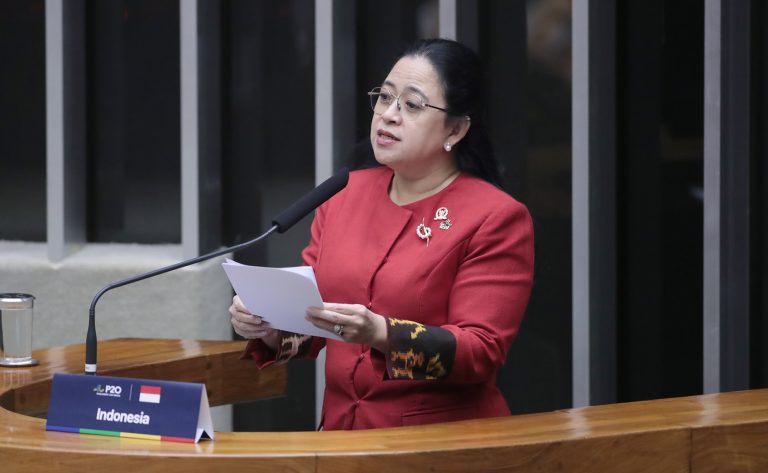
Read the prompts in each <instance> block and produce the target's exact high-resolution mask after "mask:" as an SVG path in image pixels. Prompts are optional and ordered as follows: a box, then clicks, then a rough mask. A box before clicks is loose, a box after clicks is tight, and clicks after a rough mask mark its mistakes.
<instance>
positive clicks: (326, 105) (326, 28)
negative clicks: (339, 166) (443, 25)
mask: <svg viewBox="0 0 768 473" xmlns="http://www.w3.org/2000/svg"><path fill="white" fill-rule="evenodd" d="M333 6H334V2H333V0H318V1H317V2H316V3H315V182H316V183H318V184H319V183H320V182H322V181H323V180H325V179H327V178H328V177H330V176H331V174H333V155H334V146H333V131H334V127H333V115H334V114H333V103H334V102H333V79H334V76H333ZM324 393H325V350H323V351H322V352H321V353H320V354H319V355H318V357H317V361H316V363H315V419H316V423H318V424H319V422H320V416H321V413H322V402H323V395H324Z"/></svg>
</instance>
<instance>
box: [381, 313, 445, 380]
mask: <svg viewBox="0 0 768 473" xmlns="http://www.w3.org/2000/svg"><path fill="white" fill-rule="evenodd" d="M387 337H388V338H389V351H388V355H387V374H388V375H389V378H390V379H444V378H445V377H447V376H448V375H449V374H450V372H451V368H452V367H453V360H454V357H455V356H456V337H454V335H453V334H452V333H451V332H450V331H448V330H446V329H443V328H440V327H435V326H431V325H423V324H420V323H418V322H412V321H410V320H401V319H393V318H390V319H387Z"/></svg>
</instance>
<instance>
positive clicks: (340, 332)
mask: <svg viewBox="0 0 768 473" xmlns="http://www.w3.org/2000/svg"><path fill="white" fill-rule="evenodd" d="M333 333H335V334H336V335H338V336H340V337H343V336H344V326H343V325H340V324H336V325H334V326H333Z"/></svg>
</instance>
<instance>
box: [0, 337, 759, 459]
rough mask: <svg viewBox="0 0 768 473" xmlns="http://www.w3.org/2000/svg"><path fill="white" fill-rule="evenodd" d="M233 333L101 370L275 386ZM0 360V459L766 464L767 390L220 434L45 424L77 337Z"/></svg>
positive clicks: (125, 353) (112, 352) (214, 399)
mask: <svg viewBox="0 0 768 473" xmlns="http://www.w3.org/2000/svg"><path fill="white" fill-rule="evenodd" d="M242 348H243V343H242V342H198V341H179V340H131V339H122V340H113V341H107V342H102V343H100V344H99V357H100V364H99V370H100V373H101V374H105V375H106V374H110V375H118V376H130V377H143V378H162V379H172V380H182V381H195V382H201V383H205V384H206V387H207V389H208V397H209V399H210V401H211V404H213V405H217V404H227V403H231V402H238V401H243V400H247V399H255V398H259V397H264V396H271V395H277V394H280V393H282V392H284V390H285V386H286V372H285V369H284V368H283V367H273V368H270V369H267V370H263V371H257V370H255V369H254V368H253V366H252V364H251V363H250V362H248V361H242V360H239V355H240V352H241V350H242ZM35 357H36V358H38V359H40V361H41V364H40V366H37V367H33V368H30V369H19V368H13V369H10V368H0V376H2V384H1V385H0V471H2V472H39V471H56V472H69V471H73V472H74V471H78V472H83V471H97V470H93V468H94V467H97V468H98V467H107V468H109V469H110V470H111V471H129V470H132V471H136V472H163V473H170V472H182V471H183V472H185V473H188V472H196V471H207V472H211V471H223V472H227V473H233V472H241V471H242V472H245V471H248V472H267V471H270V472H271V471H278V472H333V473H345V472H366V473H370V472H378V471H381V472H385V471H386V472H410V471H414V472H415V471H419V472H423V471H441V472H466V471H471V472H473V473H480V472H501V471H506V472H528V471H530V472H548V471H576V472H593V471H594V472H622V473H627V472H643V473H649V472H718V473H722V472H729V471H733V472H737V471H738V472H743V471H748V472H757V471H768V390H753V391H741V392H734V393H723V394H713V395H704V396H694V397H682V398H674V399H661V400H655V401H644V402H634V403H625V404H613V405H606V406H595V407H588V408H581V409H570V410H564V411H556V412H548V413H542V414H533V415H522V416H511V417H504V418H496V419H486V420H476V421H464V422H454V423H446V424H436V425H429V426H421V427H402V428H396V429H377V430H370V431H358V432H284V433H273V432H247V433H246V432H217V433H216V441H214V442H211V441H201V442H200V443H199V444H196V445H190V444H182V443H171V442H155V441H148V440H139V439H130V438H115V437H101V436H90V435H78V434H67V433H61V432H46V431H45V421H44V419H43V418H40V417H33V416H41V415H43V414H44V412H45V409H46V405H47V400H48V395H49V392H50V379H51V376H52V374H53V373H55V372H73V373H79V372H81V371H82V362H83V347H82V346H81V345H74V346H68V347H57V348H50V349H47V350H40V351H37V352H35Z"/></svg>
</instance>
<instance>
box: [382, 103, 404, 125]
mask: <svg viewBox="0 0 768 473" xmlns="http://www.w3.org/2000/svg"><path fill="white" fill-rule="evenodd" d="M381 118H383V119H384V120H386V121H388V122H396V121H400V119H402V116H401V115H400V98H399V97H398V98H396V99H395V100H394V101H393V102H392V103H391V104H389V107H387V109H386V110H385V111H384V113H382V114H381Z"/></svg>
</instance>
